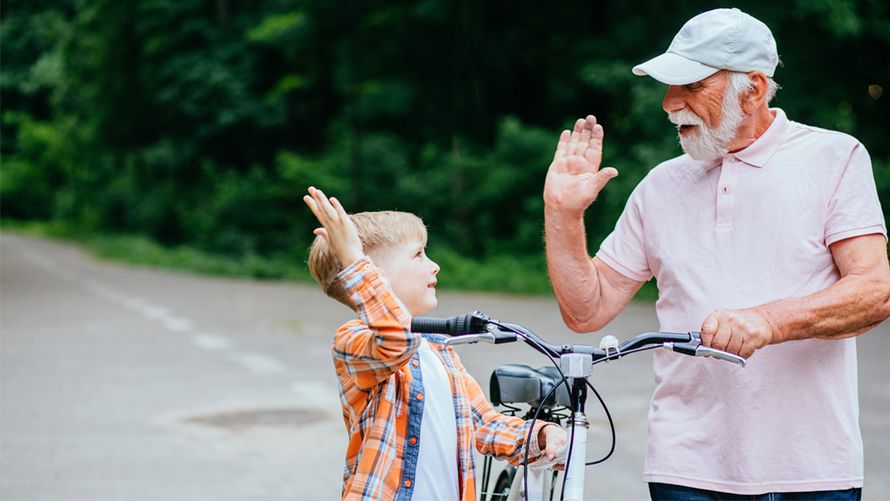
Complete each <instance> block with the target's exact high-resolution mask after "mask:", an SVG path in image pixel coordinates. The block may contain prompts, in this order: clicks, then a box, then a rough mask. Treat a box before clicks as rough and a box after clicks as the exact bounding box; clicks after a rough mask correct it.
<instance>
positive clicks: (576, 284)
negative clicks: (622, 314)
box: [544, 210, 601, 332]
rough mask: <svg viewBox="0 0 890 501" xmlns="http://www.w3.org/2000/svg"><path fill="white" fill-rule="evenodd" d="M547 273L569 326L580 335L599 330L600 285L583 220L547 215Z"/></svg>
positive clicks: (554, 214)
mask: <svg viewBox="0 0 890 501" xmlns="http://www.w3.org/2000/svg"><path fill="white" fill-rule="evenodd" d="M544 239H545V242H546V249H547V271H548V273H549V274H550V281H551V282H552V283H553V292H554V293H555V294H556V299H557V301H558V302H559V309H560V312H561V313H562V317H563V320H564V321H565V323H566V325H567V326H569V328H571V329H572V330H576V331H579V332H580V331H590V330H596V329H597V328H598V325H597V322H596V318H595V317H596V315H595V313H596V312H597V311H598V310H599V303H600V297H601V293H600V284H599V280H598V277H597V270H596V267H595V266H594V265H593V263H592V261H591V258H590V256H589V254H588V251H587V235H586V232H585V230H584V219H583V217H567V216H565V215H563V214H559V213H552V212H550V213H548V211H546V210H545V213H544Z"/></svg>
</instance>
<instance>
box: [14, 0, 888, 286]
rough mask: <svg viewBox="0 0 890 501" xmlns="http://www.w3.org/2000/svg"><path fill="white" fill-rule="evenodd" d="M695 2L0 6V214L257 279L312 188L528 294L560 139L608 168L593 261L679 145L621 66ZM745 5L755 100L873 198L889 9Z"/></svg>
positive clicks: (302, 243) (307, 219)
mask: <svg viewBox="0 0 890 501" xmlns="http://www.w3.org/2000/svg"><path fill="white" fill-rule="evenodd" d="M713 6H714V5H713V3H712V2H710V1H687V2H680V3H679V4H677V5H672V6H671V8H665V5H664V4H663V2H653V1H651V0H628V1H625V2H594V3H590V2H581V1H568V2H558V3H556V4H554V5H550V6H547V7H546V8H544V7H542V6H541V5H538V4H530V3H521V2H520V3H519V4H517V3H515V2H514V3H506V2H498V1H495V2H473V1H470V0H457V1H444V0H424V1H421V2H416V1H404V0H401V1H389V2H385V3H371V2H359V1H357V0H347V1H346V2H323V1H319V0H272V1H269V2H233V1H231V0H218V1H215V2H207V1H205V0H179V1H176V2H170V1H167V0H140V1H135V2H118V1H113V0H92V1H89V2H87V1H84V0H42V1H35V2H21V1H15V2H12V1H11V2H4V4H3V8H2V9H0V45H2V47H3V65H2V67H0V99H2V102H3V113H2V117H0V118H2V120H0V153H2V169H0V213H2V215H3V217H4V218H16V219H21V220H42V221H56V222H62V223H64V224H66V225H68V226H69V227H76V228H79V229H81V230H83V231H89V232H93V231H107V232H112V233H115V234H127V235H139V237H138V239H137V240H134V241H133V242H131V243H128V244H127V245H125V246H122V248H125V249H126V251H125V252H129V253H131V254H133V255H139V256H143V255H144V256H146V257H145V259H146V260H149V261H150V260H151V259H152V258H151V257H150V256H152V255H155V254H161V253H164V252H166V251H165V250H158V249H167V250H170V249H179V250H177V251H175V252H176V253H178V254H177V255H178V256H179V257H177V258H175V259H173V258H171V259H170V261H171V262H174V261H177V260H178V261H181V262H192V263H198V262H201V261H206V262H208V263H211V262H214V260H213V259H211V258H210V257H209V256H210V255H211V253H212V254H213V255H220V256H223V257H221V258H220V259H224V260H230V261H232V262H236V263H240V264H238V266H236V267H235V268H234V269H241V270H251V271H248V273H251V274H254V275H263V276H267V275H268V276H275V275H276V274H282V273H284V272H280V271H274V268H275V266H272V268H273V269H272V270H269V269H266V271H262V270H263V269H265V268H264V266H265V265H259V264H256V263H258V262H260V261H261V258H260V256H262V257H263V258H270V259H278V257H276V256H291V257H292V256H303V255H304V254H305V249H306V248H307V246H308V245H309V242H310V241H311V238H312V229H313V228H314V227H315V222H314V221H313V218H312V216H311V214H310V213H309V211H308V210H306V209H305V208H304V207H303V206H302V202H301V200H300V197H301V195H302V194H303V193H304V192H305V189H306V187H307V186H309V185H315V186H318V187H321V188H323V189H325V190H326V191H327V192H329V193H331V194H334V195H337V196H338V197H339V198H340V199H341V200H342V201H343V202H344V204H345V205H346V207H347V208H348V209H349V210H351V211H362V210H377V209H399V210H407V211H412V212H416V213H418V214H419V215H421V216H422V217H423V218H424V220H425V221H426V222H427V223H428V225H429V226H430V241H431V244H432V245H433V247H434V248H435V249H436V251H437V253H438V254H440V256H441V259H443V260H444V261H446V263H447V264H448V267H452V268H453V269H454V270H455V271H454V272H450V271H448V269H447V268H448V267H446V266H444V264H445V263H443V268H445V269H444V271H443V276H446V277H447V276H448V275H446V274H449V273H454V275H453V276H454V277H455V278H454V279H453V284H454V285H455V286H459V287H471V288H477V289H478V288H489V287H491V288H494V289H500V290H514V291H518V290H526V291H543V290H547V288H548V287H547V284H546V275H545V270H544V267H543V258H542V251H543V245H542V219H543V216H542V209H543V204H542V200H541V189H542V185H543V179H544V175H545V173H546V169H547V166H548V164H549V162H550V158H551V156H552V152H553V148H554V146H555V143H556V139H557V137H558V133H559V131H560V130H561V129H562V128H565V127H568V126H570V124H571V123H572V121H573V119H574V118H576V117H578V116H583V115H586V114H588V113H595V114H596V115H597V117H598V119H599V120H600V122H601V123H603V124H604V125H605V127H606V134H607V135H606V145H605V152H604V162H605V164H606V165H611V166H614V167H616V168H617V169H618V170H619V172H620V175H619V177H618V178H616V179H615V180H613V181H611V182H610V183H609V186H608V188H607V189H606V190H605V191H604V192H603V193H602V194H601V196H600V198H599V199H598V200H597V202H596V204H595V205H594V206H593V207H592V208H591V210H590V211H588V214H587V232H588V239H589V243H590V246H591V248H592V249H594V248H595V247H596V246H597V245H599V242H600V241H601V240H602V239H603V238H604V237H605V236H606V235H607V234H608V233H609V231H611V229H612V227H613V225H614V222H615V219H616V218H617V217H618V214H620V212H621V211H622V210H623V207H624V204H625V201H626V200H627V196H628V194H629V193H630V192H631V190H632V189H633V187H634V186H635V185H636V184H637V183H638V182H639V180H640V179H642V177H643V176H645V175H646V173H647V172H648V171H649V169H651V168H652V167H653V166H655V165H656V164H658V163H660V162H662V161H664V160H666V159H668V158H670V157H673V156H675V155H677V154H679V148H678V146H677V141H676V134H675V132H674V131H673V130H672V127H670V126H669V124H668V123H667V121H666V119H665V117H664V114H663V112H662V111H661V100H662V96H663V93H664V87H663V86H662V85H660V84H658V83H657V82H655V81H653V80H652V79H649V78H638V77H634V76H633V75H632V74H631V72H630V68H631V67H632V66H633V65H634V64H636V63H639V62H641V61H643V60H645V59H648V58H649V57H652V56H654V55H656V54H658V53H660V52H662V51H663V50H664V49H665V48H666V47H667V45H668V43H669V42H670V39H671V37H672V36H673V34H674V33H675V32H676V30H677V29H678V28H679V27H680V26H681V25H682V23H683V22H684V21H685V20H686V19H688V18H689V17H691V16H692V15H694V14H696V13H698V12H701V11H703V10H706V9H709V8H711V7H713ZM743 8H744V9H745V10H746V11H748V12H750V13H751V14H753V15H755V16H757V17H759V18H761V19H763V20H764V21H765V22H766V23H767V24H769V25H770V26H771V28H772V30H773V32H774V34H775V35H776V38H777V42H778V45H779V49H780V54H781V56H782V60H783V62H784V66H781V67H780V68H779V70H778V72H777V75H776V79H777V81H778V82H779V83H780V84H781V85H782V87H783V89H782V90H781V91H780V92H779V95H778V98H777V101H776V102H775V104H776V105H777V106H780V107H782V108H784V109H785V110H786V112H787V113H788V115H789V116H790V117H791V118H792V119H795V120H797V121H800V122H804V123H808V124H812V125H815V126H820V127H825V128H830V129H837V130H841V131H844V132H847V133H850V134H852V135H854V136H856V137H857V138H858V139H860V140H861V141H862V142H863V143H864V144H865V145H866V146H867V147H868V149H869V151H870V153H871V155H872V159H873V161H874V168H875V178H876V181H877V185H878V190H879V194H880V197H881V198H882V200H885V201H886V200H890V143H888V142H887V141H886V137H887V136H888V132H890V131H888V126H887V120H886V117H887V116H888V114H890V113H888V112H890V109H888V104H887V103H888V102H890V101H888V96H887V95H884V92H883V91H884V89H890V65H888V64H887V58H888V54H890V4H888V3H887V2H883V1H878V0H794V1H792V2H789V3H788V4H787V5H784V4H783V5H782V6H781V7H778V6H776V4H775V2H767V1H765V0H757V1H751V2H746V4H745V5H744V6H743ZM885 207H890V205H888V204H885ZM151 242H156V243H159V244H160V246H159V247H158V248H157V249H150V248H151V245H154V244H151ZM140 248H145V249H150V250H149V251H146V252H142V251H140V250H139V249H140ZM182 249H187V250H182ZM192 252H195V253H208V254H196V255H192V254H190V253H192ZM195 256H200V257H195ZM298 261H299V260H294V262H295V263H297V264H299V262H298ZM248 262H250V263H254V264H253V265H248V264H246V263H248ZM195 266H200V265H197V264H195ZM214 266H217V265H214ZM227 266H229V265H222V264H220V265H218V267H219V268H226V267H227ZM251 266H253V268H251ZM276 266H277V265H276ZM535 269H537V270H538V272H534V271H533V270H535ZM514 270H522V271H521V272H518V273H511V271H514ZM458 277H471V279H467V280H466V281H463V280H464V279H463V278H458ZM446 283H448V280H444V281H443V284H446ZM647 290H648V289H647Z"/></svg>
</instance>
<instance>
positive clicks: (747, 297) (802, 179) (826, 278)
mask: <svg viewBox="0 0 890 501" xmlns="http://www.w3.org/2000/svg"><path fill="white" fill-rule="evenodd" d="M771 111H772V112H773V113H774V114H775V120H774V121H773V122H772V124H771V125H770V127H769V128H768V129H767V131H766V132H765V133H764V134H763V135H762V136H760V137H759V138H758V139H757V140H756V141H755V142H754V143H753V144H751V145H750V146H748V147H747V148H745V149H744V150H741V151H739V152H736V153H734V154H727V155H725V156H724V157H723V158H722V159H721V160H716V161H713V162H700V161H696V160H693V159H691V158H689V157H688V156H685V155H684V156H681V157H678V158H675V159H673V160H670V161H667V162H665V163H663V164H661V165H659V166H658V167H656V168H655V169H653V170H652V171H651V172H650V173H649V174H648V175H647V176H646V179H644V180H643V181H642V182H640V184H639V186H637V188H636V189H635V190H634V192H633V194H631V196H630V199H629V200H628V202H627V206H626V208H625V210H624V213H623V214H622V215H621V217H620V218H619V220H618V222H617V224H616V225H615V230H614V232H613V233H612V234H611V235H609V237H607V238H606V240H605V241H604V242H603V244H602V246H601V247H600V250H599V252H598V253H597V257H599V259H601V260H602V261H603V262H604V263H605V264H607V265H609V266H610V267H611V268H612V269H614V270H616V271H618V272H619V273H621V274H622V275H625V276H627V277H629V278H631V279H633V280H638V281H646V280H649V279H650V278H652V277H653V276H654V277H655V278H656V279H657V280H658V289H659V297H658V302H657V303H656V310H657V314H658V320H659V323H660V328H661V330H663V331H669V332H687V331H697V330H700V329H701V324H702V322H703V321H704V319H705V318H706V317H707V316H708V315H709V314H710V313H711V312H712V311H714V310H715V309H717V308H731V309H739V308H747V307H752V306H757V305H760V304H764V303H768V302H771V301H776V300H780V299H785V298H789V297H802V296H806V295H809V294H812V293H814V292H817V291H820V290H822V289H825V288H827V287H829V286H831V285H832V284H834V283H835V282H836V281H837V280H838V278H839V273H838V270H837V267H836V266H835V264H834V261H833V259H832V255H831V250H830V249H829V245H831V244H832V243H834V242H837V241H839V240H842V239H846V238H851V237H856V236H861V235H869V234H883V235H885V236H886V234H887V232H886V227H885V224H884V218H883V213H882V211H881V204H880V202H879V201H878V197H877V192H876V189H875V182H874V176H873V174H872V168H871V161H870V160H869V157H868V153H867V152H866V151H865V147H863V146H862V145H861V144H859V143H858V142H857V141H856V140H855V139H854V138H852V137H850V136H848V135H846V134H841V133H838V132H832V131H827V130H822V129H818V128H815V127H809V126H806V125H802V124H799V123H796V122H792V121H789V120H788V119H787V118H786V117H785V113H784V112H782V110H780V109H773V110H771ZM654 365H655V375H656V378H655V381H656V388H655V393H654V395H653V397H652V405H651V407H650V410H649V447H648V451H647V454H646V466H645V472H644V479H645V480H646V481H649V482H664V483H673V484H680V485H686V486H690V487H697V488H702V489H709V490H716V491H723V492H731V493H736V494H761V493H766V492H790V491H815V490H839V489H849V488H853V487H861V486H862V480H863V451H862V437H861V435H860V432H859V402H858V391H857V370H856V340H855V339H854V338H849V339H842V340H825V339H806V340H801V341H790V342H785V343H781V344H776V345H770V346H766V347H764V348H762V349H760V350H757V352H755V353H754V355H753V356H752V357H751V359H750V361H749V363H748V366H747V367H745V368H740V367H738V366H736V365H733V364H729V363H725V362H720V361H717V360H712V359H701V358H692V357H688V356H685V355H680V354H676V353H672V352H668V351H666V350H658V351H657V352H656V353H655V356H654Z"/></svg>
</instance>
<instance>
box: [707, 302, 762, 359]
mask: <svg viewBox="0 0 890 501" xmlns="http://www.w3.org/2000/svg"><path fill="white" fill-rule="evenodd" d="M772 339H773V329H772V326H771V325H770V323H769V320H767V318H766V317H765V316H764V315H763V314H762V313H761V312H760V311H758V310H757V308H748V309H744V310H724V309H718V310H716V311H714V312H713V313H711V314H710V315H708V318H706V319H705V321H704V322H703V323H702V326H701V341H702V344H703V345H705V346H708V347H711V348H714V349H717V350H723V351H725V352H728V353H732V354H735V355H738V356H740V357H742V358H748V357H750V356H751V355H752V354H754V351H755V350H758V349H760V348H763V347H764V346H766V345H768V344H770V342H771V341H772Z"/></svg>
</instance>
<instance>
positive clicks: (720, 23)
mask: <svg viewBox="0 0 890 501" xmlns="http://www.w3.org/2000/svg"><path fill="white" fill-rule="evenodd" d="M778 64H779V54H778V51H777V50H776V41H775V39H774V38H773V34H772V33H771V32H770V30H769V28H768V27H767V26H766V25H765V24H763V23H762V22H760V21H758V20H757V19H754V18H753V17H751V16H749V15H748V14H745V13H744V12H742V11H740V10H739V9H714V10H709V11H708V12H704V13H701V14H699V15H697V16H695V17H693V18H692V19H690V20H689V21H686V24H684V25H683V27H682V28H680V31H679V32H678V33H677V35H676V36H675V37H674V40H673V41H672V42H671V45H670V47H668V50H667V52H665V53H664V54H662V55H660V56H658V57H655V58H652V59H650V60H648V61H646V62H645V63H642V64H638V65H636V66H634V68H633V72H634V74H635V75H640V76H643V75H649V76H651V77H652V78H654V79H656V80H658V81H659V82H662V83H666V84H668V85H686V84H689V83H693V82H698V81H699V80H702V79H704V78H707V77H709V76H711V75H713V74H714V73H716V72H718V71H720V70H724V69H725V70H732V71H741V72H745V73H747V72H749V71H762V72H763V73H764V74H766V76H768V77H772V76H773V74H774V73H775V71H776V66H777V65H778Z"/></svg>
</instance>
